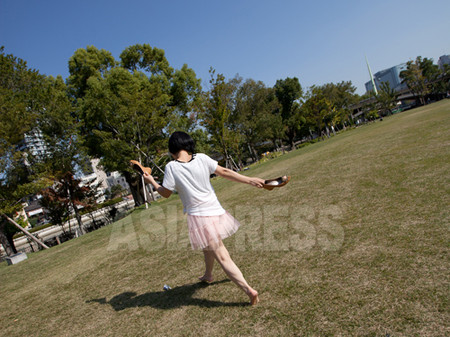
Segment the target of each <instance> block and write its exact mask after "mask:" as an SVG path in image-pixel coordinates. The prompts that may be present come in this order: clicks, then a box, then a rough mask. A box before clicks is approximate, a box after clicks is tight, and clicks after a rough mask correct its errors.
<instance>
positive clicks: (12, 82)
mask: <svg viewBox="0 0 450 337" xmlns="http://www.w3.org/2000/svg"><path fill="white" fill-rule="evenodd" d="M0 73H1V74H2V76H1V77H0V119H1V121H2V123H0V139H1V141H0V172H2V174H1V175H0V217H1V218H2V220H1V221H0V223H1V224H0V241H1V243H2V245H3V247H4V248H5V251H6V253H7V254H8V255H11V254H13V253H14V252H16V249H15V247H14V243H13V241H12V240H10V239H8V238H12V235H13V234H14V233H15V232H17V231H18V230H20V231H23V232H24V233H25V234H26V235H27V236H29V237H30V238H31V239H32V240H34V241H36V242H37V243H38V244H40V245H42V247H44V248H48V247H47V246H45V245H44V244H43V243H42V242H40V241H39V240H37V239H36V238H35V237H34V236H32V235H31V234H30V233H28V231H26V230H25V229H23V228H22V227H21V226H20V225H19V224H18V223H17V222H16V221H14V220H13V215H14V214H15V213H16V212H17V211H19V210H20V209H22V208H23V206H22V200H23V198H24V197H26V196H28V195H30V194H33V193H36V192H38V191H39V190H40V189H41V188H42V187H43V186H45V185H46V184H47V183H48V181H46V180H45V179H44V177H43V176H42V175H40V174H39V173H40V172H38V171H37V170H34V169H33V168H34V164H37V163H38V158H37V157H36V156H34V155H33V153H32V152H31V151H30V150H29V149H26V148H25V147H24V146H23V144H24V143H23V141H24V138H25V135H26V134H27V133H29V132H31V130H32V129H33V128H34V127H35V126H36V119H37V115H38V112H39V111H42V109H43V107H44V100H43V96H42V88H43V86H44V85H45V77H44V76H42V75H40V74H39V73H38V72H37V71H36V70H32V69H29V68H28V66H27V64H26V62H25V61H24V60H22V59H20V58H17V57H15V56H13V55H11V54H9V55H7V54H5V53H4V48H3V47H1V48H0Z"/></svg>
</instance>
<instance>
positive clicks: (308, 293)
mask: <svg viewBox="0 0 450 337" xmlns="http://www.w3.org/2000/svg"><path fill="white" fill-rule="evenodd" d="M449 128H450V101H449V100H445V101H441V102H438V103H434V104H432V105H428V106H425V107H422V108H418V109H414V110H411V111H408V112H404V113H401V114H397V115H394V116H392V117H389V118H385V119H384V121H382V122H376V123H373V124H370V125H366V126H362V127H359V128H357V129H353V130H349V131H346V132H343V133H341V134H339V135H337V136H336V137H333V138H330V139H328V140H326V141H324V142H319V143H315V144H313V145H310V146H307V147H304V148H302V149H299V150H297V151H293V152H290V153H288V154H286V155H284V156H281V157H279V158H277V159H273V160H271V161H268V162H266V163H263V164H258V165H254V166H253V167H252V168H251V169H250V170H249V171H247V172H246V174H249V175H256V176H260V177H263V178H273V177H277V176H280V175H282V174H289V175H291V176H292V180H291V182H290V183H289V184H288V185H287V186H286V187H284V188H282V189H274V190H273V191H266V190H259V189H255V188H252V187H250V186H247V185H242V184H236V183H232V182H229V181H226V180H223V179H221V178H215V179H214V180H213V185H214V188H215V189H216V192H217V194H218V196H219V199H220V200H221V202H222V204H223V205H224V206H225V208H227V209H228V210H229V211H230V212H232V213H234V214H235V215H236V217H237V218H238V219H239V220H240V221H241V223H242V227H241V229H240V230H239V231H238V232H237V233H236V235H235V236H234V237H231V238H229V239H227V240H226V241H225V244H226V245H227V246H228V247H229V250H230V252H231V255H232V257H233V259H234V260H235V262H236V264H237V265H238V266H239V267H240V268H241V270H242V271H243V273H244V275H245V277H246V279H247V281H248V282H249V283H250V284H251V285H252V286H253V287H254V288H256V289H257V290H258V291H259V293H260V298H261V302H260V304H259V305H257V306H255V307H249V306H246V305H245V304H244V303H245V302H246V300H247V298H246V296H245V294H243V293H242V292H241V291H240V290H239V289H238V288H237V287H236V286H235V285H234V284H233V283H232V282H230V281H229V280H227V278H226V276H225V274H224V273H223V272H222V271H221V270H220V268H219V267H218V266H217V265H216V269H215V278H216V282H215V283H213V284H211V285H210V286H206V287H205V286H202V285H199V284H198V283H197V282H196V278H197V276H200V275H201V274H202V272H203V257H202V254H201V253H200V252H197V251H192V250H191V249H190V247H189V241H188V239H187V230H186V224H185V219H184V217H183V214H182V208H181V204H180V201H179V199H178V197H177V196H173V197H171V198H169V199H168V200H164V201H161V202H158V203H155V204H153V205H152V206H151V207H150V208H149V209H148V210H145V209H139V210H136V211H135V212H133V213H132V214H131V215H130V216H128V217H126V218H124V219H122V220H120V221H119V222H117V223H115V224H113V225H110V226H108V227H105V228H102V229H100V230H98V231H95V232H92V233H89V234H87V235H85V236H83V237H81V238H78V239H75V240H72V241H69V242H66V243H64V244H62V245H60V246H58V247H54V248H52V249H50V250H48V251H41V252H38V253H33V254H30V255H29V259H28V260H26V261H24V262H21V263H20V264H18V265H14V266H7V265H6V263H2V264H1V265H0V284H1V286H0V298H1V306H2V315H0V325H1V326H2V331H1V333H0V334H1V335H4V336H33V335H34V336H155V335H161V336H189V335H198V336H203V335H209V336H236V335H238V336H239V335H241V336H245V335H248V336H280V335H281V336H294V335H296V336H297V335H298V336H386V334H389V335H390V336H444V335H449V333H450V327H449V324H448V322H449V303H448V297H449V295H448V294H449V256H448V255H449V254H448V251H449V250H448V247H449V209H450V208H449V204H450V202H449V201H450V200H449V196H450V191H449V184H448V182H449V158H450V150H449V149H450V147H449V145H450V144H449V139H450V132H449ZM164 284H168V285H170V286H171V287H172V290H171V291H168V292H164V291H163V289H162V288H163V285H164Z"/></svg>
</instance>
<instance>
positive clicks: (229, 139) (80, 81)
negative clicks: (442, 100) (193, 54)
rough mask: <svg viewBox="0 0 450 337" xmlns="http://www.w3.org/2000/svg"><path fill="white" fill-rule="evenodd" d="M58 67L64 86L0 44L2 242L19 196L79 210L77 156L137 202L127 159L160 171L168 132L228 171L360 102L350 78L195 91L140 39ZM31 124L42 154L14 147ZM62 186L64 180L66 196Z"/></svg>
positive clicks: (80, 54)
mask: <svg viewBox="0 0 450 337" xmlns="http://www.w3.org/2000/svg"><path fill="white" fill-rule="evenodd" d="M424 60H426V59H424ZM68 63H69V73H70V76H69V77H68V78H67V79H66V81H64V80H63V79H62V78H61V77H60V76H58V77H57V78H53V77H51V76H44V75H41V74H39V72H38V71H36V70H33V69H29V68H28V67H27V65H26V62H25V61H23V60H21V59H19V58H16V57H14V56H13V55H8V54H5V53H4V49H3V48H1V49H0V72H1V78H0V109H1V110H0V114H1V115H0V117H1V120H2V123H1V126H0V140H1V141H0V171H1V172H2V174H1V176H0V214H1V221H0V241H1V242H2V244H3V245H4V246H5V245H7V244H8V238H10V236H9V235H5V233H9V232H8V230H9V229H10V227H11V221H10V220H11V218H12V215H14V214H15V212H17V211H18V210H19V209H20V208H21V207H22V206H21V201H22V200H23V198H24V197H25V196H27V195H30V194H34V193H41V194H43V195H44V197H45V198H46V199H45V201H44V202H46V203H47V204H48V206H49V207H51V204H52V203H53V204H55V203H56V204H57V203H58V202H59V203H60V204H61V205H62V204H64V202H65V203H66V204H64V205H62V206H61V208H64V209H65V210H67V209H69V208H68V206H67V205H70V207H71V210H73V211H75V213H76V214H77V209H78V206H77V205H79V206H83V207H87V205H88V204H89V203H92V202H94V201H93V198H92V193H91V194H89V193H87V192H88V191H84V192H86V193H85V194H84V195H85V196H83V194H79V193H78V192H77V189H76V186H78V182H77V181H76V179H75V178H74V175H75V173H76V171H77V170H80V169H82V168H83V167H84V165H86V162H87V160H86V158H99V159H101V160H100V165H102V166H103V168H104V169H105V170H106V171H110V172H112V171H119V172H120V173H121V174H122V175H123V176H124V177H125V179H126V181H127V182H128V184H129V185H130V186H131V190H132V194H133V197H134V200H135V203H136V205H140V204H142V203H143V202H144V197H143V195H144V193H143V190H142V184H141V180H140V179H139V177H138V176H136V174H135V173H134V172H133V171H132V170H131V169H130V167H129V164H128V163H129V160H130V159H139V160H140V161H141V162H143V164H144V165H146V166H151V167H153V168H154V172H158V170H161V172H160V173H161V174H162V169H163V167H164V165H165V163H166V162H167V161H168V160H169V156H167V139H168V136H169V135H170V134H171V133H172V132H173V131H175V130H184V131H186V132H188V133H190V134H191V135H192V137H193V138H194V139H195V140H196V143H197V148H198V151H202V152H207V153H215V154H217V156H218V157H221V158H223V160H224V162H225V165H226V166H228V167H231V168H238V166H240V165H242V163H243V162H245V160H246V159H247V158H252V159H253V160H258V159H259V155H260V153H261V151H265V150H266V149H267V147H270V148H272V149H273V148H282V147H283V146H289V147H295V144H296V142H298V141H301V140H305V139H307V138H310V137H313V136H320V135H323V134H324V133H327V132H329V129H330V128H332V129H337V130H339V129H340V128H344V127H345V125H348V124H351V123H352V120H351V111H350V108H349V107H350V106H351V105H352V104H354V103H356V102H358V101H359V100H360V99H361V97H359V96H358V95H357V94H356V93H355V91H356V88H355V87H354V86H353V85H352V83H351V82H340V83H337V84H334V83H328V84H325V85H322V86H313V87H311V88H309V89H308V90H307V91H305V90H304V89H303V88H302V86H301V84H300V81H299V80H298V79H297V78H295V77H293V78H286V79H281V80H278V81H277V82H276V84H275V85H274V87H267V86H266V85H265V84H264V83H262V82H260V81H255V80H253V79H247V80H243V79H242V78H240V77H234V78H232V79H226V78H225V77H224V76H223V75H222V74H216V72H215V70H214V69H211V70H210V81H209V87H208V88H207V89H206V90H205V89H203V88H202V87H201V85H200V79H198V78H197V77H196V74H195V72H194V71H193V70H192V69H191V68H189V67H188V66H187V65H183V67H181V69H174V68H172V67H171V66H170V64H169V62H168V61H167V59H166V57H165V54H164V51H163V50H161V49H158V48H154V47H151V46H150V45H148V44H137V45H134V46H130V47H128V48H126V49H125V50H124V51H123V52H122V53H121V54H120V56H119V60H116V59H115V58H114V57H113V56H112V54H111V53H110V52H108V51H106V50H103V49H101V50H99V49H97V48H95V47H93V46H88V47H87V48H85V49H78V50H77V51H75V53H74V55H73V56H72V57H71V58H70V59H69V62H68ZM410 68H411V69H413V67H412V66H411V67H410ZM408 85H409V84H408ZM447 85H448V79H447ZM33 130H39V131H40V132H41V133H42V135H43V138H44V140H45V153H43V154H40V155H39V154H36V153H33V152H30V151H29V149H26V148H24V147H23V146H21V145H22V144H23V140H24V137H25V135H27V134H29V133H30V132H33ZM69 187H74V190H73V192H72V193H71V192H70V188H69ZM58 189H60V190H61V191H62V192H64V193H66V194H67V196H66V197H64V198H66V199H64V198H63V199H64V200H66V201H64V200H61V198H60V197H59V196H60V195H62V194H64V193H62V192H61V193H59V194H58V195H59V196H58V195H57V193H56V192H57V190H58ZM55 193H56V194H55ZM88 195H89V197H88ZM67 200H68V201H67ZM56 213H57V212H56ZM63 213H64V212H63V211H61V214H63ZM66 213H67V212H66ZM66 213H64V216H67V214H66ZM57 216H58V214H56V215H55V220H54V221H57V220H56V219H57ZM61 217H63V216H62V215H61V216H60V218H61ZM77 218H78V217H77ZM79 221H81V220H79ZM8 228H9V229H8ZM9 241H11V240H9Z"/></svg>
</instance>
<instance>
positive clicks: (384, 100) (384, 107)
mask: <svg viewBox="0 0 450 337" xmlns="http://www.w3.org/2000/svg"><path fill="white" fill-rule="evenodd" d="M397 97H398V94H397V93H396V92H395V90H394V89H392V88H391V87H390V85H389V82H382V83H381V85H380V90H379V91H378V95H377V96H375V98H376V101H377V103H378V105H379V109H380V111H381V114H382V115H384V116H386V115H389V114H390V113H391V110H392V109H393V108H395V106H396V103H397Z"/></svg>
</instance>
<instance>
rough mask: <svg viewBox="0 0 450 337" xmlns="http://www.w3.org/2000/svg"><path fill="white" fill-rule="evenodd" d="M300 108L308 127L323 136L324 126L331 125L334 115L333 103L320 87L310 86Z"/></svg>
mask: <svg viewBox="0 0 450 337" xmlns="http://www.w3.org/2000/svg"><path fill="white" fill-rule="evenodd" d="M302 110H303V111H304V114H305V116H306V118H307V124H308V127H309V129H310V130H311V131H312V130H315V132H316V133H317V135H321V136H323V135H324V134H325V133H326V132H325V130H326V128H327V127H328V126H331V123H332V122H333V119H334V117H335V115H336V110H335V109H334V108H333V104H332V103H331V102H330V100H329V99H328V98H327V97H326V96H325V95H324V93H323V91H322V89H321V88H320V87H315V86H312V87H311V88H310V90H309V92H308V95H307V98H306V100H305V103H304V104H303V105H302Z"/></svg>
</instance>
